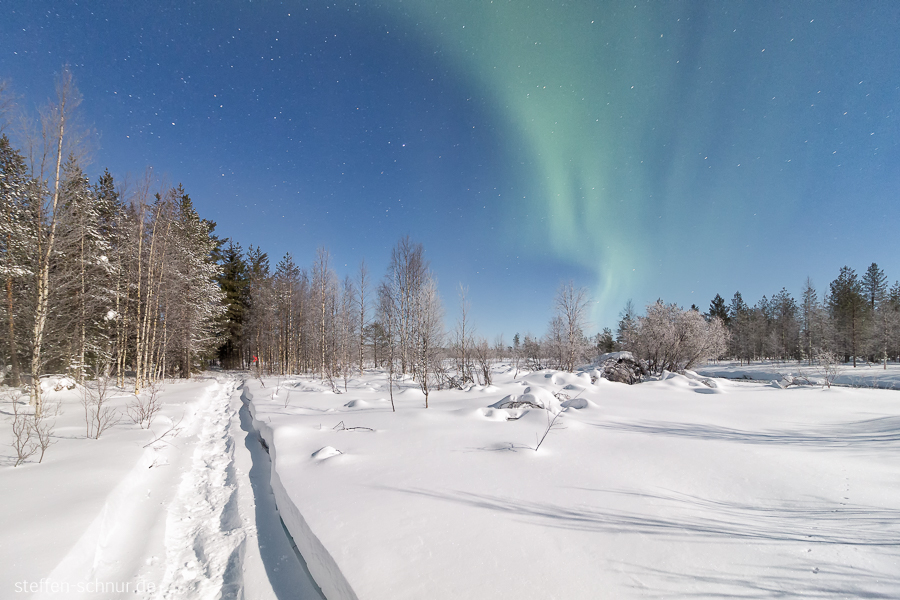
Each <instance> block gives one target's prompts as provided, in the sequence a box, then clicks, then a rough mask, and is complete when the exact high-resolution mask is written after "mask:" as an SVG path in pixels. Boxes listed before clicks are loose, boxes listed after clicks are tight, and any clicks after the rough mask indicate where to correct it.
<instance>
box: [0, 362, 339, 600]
mask: <svg viewBox="0 0 900 600" xmlns="http://www.w3.org/2000/svg"><path fill="white" fill-rule="evenodd" d="M41 383H42V387H43V389H44V390H45V391H46V392H47V396H46V397H45V400H46V401H48V402H49V403H51V404H53V403H56V402H58V403H59V404H60V406H61V413H60V415H59V416H58V417H57V427H56V432H55V436H54V439H55V441H56V443H55V444H54V445H53V446H51V447H50V448H49V449H48V450H47V454H46V456H45V457H44V460H43V462H42V463H41V464H37V463H36V460H34V459H32V460H29V461H28V462H26V463H25V464H23V465H22V466H19V467H16V468H14V467H12V464H13V462H14V461H13V457H14V455H13V454H12V449H11V448H10V447H9V445H8V443H7V442H8V441H9V435H10V432H9V427H8V425H7V424H6V422H4V429H3V430H2V432H0V435H2V442H3V447H2V450H0V452H2V454H0V461H2V463H0V464H2V466H0V489H3V500H4V502H3V507H4V508H3V510H2V511H0V531H2V532H3V534H2V538H0V539H2V544H0V597H4V598H7V597H19V596H22V597H28V595H27V594H23V593H18V592H31V594H30V597H33V598H120V597H125V596H127V597H129V598H153V599H161V598H197V599H205V598H219V597H223V594H224V597H240V591H241V590H243V591H244V593H245V594H246V597H252V598H261V599H265V598H276V597H282V598H284V597H287V595H286V594H287V592H286V590H291V594H293V595H294V596H295V597H300V598H320V597H321V596H319V595H318V593H317V591H316V590H315V588H314V587H313V585H312V584H311V582H310V581H309V578H308V576H307V575H306V574H305V573H304V571H303V567H302V565H300V564H299V562H298V559H297V558H296V555H295V553H294V550H293V549H292V548H291V545H290V542H289V538H288V537H287V536H286V534H285V533H284V531H283V529H282V525H281V522H280V519H279V518H278V514H277V511H276V509H275V507H274V498H273V497H272V493H271V489H270V488H269V487H268V485H269V484H268V475H269V471H268V468H267V463H268V457H267V456H266V455H265V454H264V453H263V452H262V449H261V447H260V446H259V442H258V439H257V438H256V435H255V433H254V434H253V435H252V437H247V436H249V434H248V433H247V432H245V431H243V430H242V429H241V425H242V423H241V420H240V419H239V418H238V410H239V409H241V408H242V406H243V404H242V402H241V398H240V392H239V391H237V390H236V389H235V388H236V386H237V385H239V383H240V381H239V380H236V379H235V378H233V377H219V378H218V380H217V379H215V378H209V377H207V378H203V379H198V380H192V381H188V382H179V383H167V384H165V386H164V387H163V392H162V399H163V409H162V411H161V413H160V415H158V416H157V418H156V420H155V421H154V422H153V425H152V427H151V429H150V430H144V429H140V428H139V427H138V426H137V425H133V424H132V423H131V422H130V421H129V420H128V419H127V418H126V419H124V420H121V421H120V422H119V423H118V424H116V425H115V426H113V427H112V428H111V429H109V430H108V431H106V432H105V433H103V434H102V435H101V437H100V439H99V440H88V439H85V431H84V423H83V408H82V406H81V405H80V388H79V387H76V386H74V381H71V380H65V379H62V378H51V377H48V378H43V379H42V380H41ZM60 384H62V385H60ZM69 385H71V386H72V388H73V389H68V387H69ZM116 394H117V396H116V397H114V398H113V399H112V401H111V403H110V405H111V406H112V407H114V408H115V409H116V410H118V411H119V412H120V414H124V408H125V405H126V404H127V402H128V401H129V399H132V398H133V396H131V395H129V394H127V393H125V392H124V390H117V391H116ZM6 402H7V401H6V400H4V406H3V412H4V413H8V412H10V411H9V410H8V406H7V405H6ZM7 418H8V417H7ZM247 423H249V420H248V421H247ZM248 426H249V425H248ZM167 432H168V433H167ZM254 455H255V456H254ZM260 472H262V473H263V475H262V477H263V480H262V481H260V477H261V475H260ZM257 507H260V508H259V509H258V508H257ZM279 592H280V595H279ZM13 594H16V595H15V596H13Z"/></svg>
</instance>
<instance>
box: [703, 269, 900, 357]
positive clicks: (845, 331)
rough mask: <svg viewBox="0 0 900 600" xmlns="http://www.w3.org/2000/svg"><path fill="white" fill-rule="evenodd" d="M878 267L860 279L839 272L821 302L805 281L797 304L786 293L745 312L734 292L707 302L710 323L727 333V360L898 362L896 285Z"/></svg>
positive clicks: (899, 290) (899, 300) (899, 286)
mask: <svg viewBox="0 0 900 600" xmlns="http://www.w3.org/2000/svg"><path fill="white" fill-rule="evenodd" d="M887 282H888V279H887V277H886V276H885V274H884V271H883V270H882V269H881V268H879V267H878V265H877V263H872V264H871V265H870V266H869V268H868V269H867V270H866V272H865V273H863V275H862V276H859V275H858V274H857V273H856V271H855V270H854V269H851V268H850V267H847V266H845V267H842V268H841V270H840V273H839V274H838V276H837V278H836V279H835V280H834V281H832V282H831V283H830V284H829V286H828V289H827V290H826V291H825V292H824V293H823V294H822V295H821V296H820V295H819V292H818V291H817V290H816V289H815V287H814V286H813V284H812V282H811V281H810V280H809V279H807V280H806V282H805V284H804V286H803V290H802V292H801V295H800V298H799V300H797V299H794V298H793V297H792V296H791V294H790V293H788V291H787V290H785V289H782V290H781V291H780V292H778V293H777V294H775V295H774V296H772V298H766V297H765V296H763V298H762V299H761V300H759V302H757V303H756V304H755V305H754V306H748V305H747V304H746V302H744V299H743V298H742V297H741V294H740V293H739V292H736V293H735V294H734V297H733V298H732V299H731V302H730V303H728V304H726V302H725V300H724V299H723V298H722V297H721V296H720V295H718V294H717V295H716V297H715V298H714V299H713V300H712V302H711V303H710V306H709V312H708V316H709V317H718V318H719V319H721V320H722V322H723V323H724V324H725V325H726V327H727V328H728V331H729V332H730V341H729V344H728V349H727V355H728V356H731V357H733V358H735V359H738V360H741V361H747V362H749V361H753V360H763V359H774V360H805V361H808V362H811V361H814V360H815V359H816V357H817V356H819V355H820V354H822V353H832V354H834V355H836V356H838V357H839V358H840V359H841V360H843V361H844V362H852V363H853V366H856V364H857V361H859V360H864V361H868V362H883V363H886V362H887V361H888V360H890V359H895V360H896V359H898V358H900V282H895V283H894V285H893V286H890V287H889V286H888V283H887Z"/></svg>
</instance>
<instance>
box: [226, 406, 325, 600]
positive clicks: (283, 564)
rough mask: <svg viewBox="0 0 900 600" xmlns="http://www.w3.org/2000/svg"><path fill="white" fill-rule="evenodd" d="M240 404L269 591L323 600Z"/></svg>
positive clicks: (284, 598) (284, 597) (282, 597)
mask: <svg viewBox="0 0 900 600" xmlns="http://www.w3.org/2000/svg"><path fill="white" fill-rule="evenodd" d="M241 404H242V406H241V410H240V419H241V429H243V430H244V431H245V432H247V436H246V438H245V439H244V444H245V445H246V447H247V450H249V451H250V456H251V457H252V459H253V467H252V468H251V469H250V474H249V475H250V484H251V486H252V488H253V497H254V499H255V504H256V527H257V531H258V535H259V551H260V555H261V557H262V560H263V564H264V565H265V568H266V575H268V577H269V581H270V583H271V585H272V589H273V590H274V591H275V595H276V596H277V597H278V599H279V600H326V598H325V596H324V594H322V590H321V589H320V588H319V586H318V585H317V584H316V582H315V580H314V579H313V578H312V575H310V573H309V569H308V568H307V566H306V561H305V560H304V559H303V556H301V554H300V551H299V550H298V549H297V544H295V543H294V539H293V538H292V537H291V534H290V533H289V532H288V530H287V527H285V525H284V521H283V520H282V519H281V515H280V514H279V512H278V507H277V506H276V504H275V495H274V494H273V493H272V486H271V483H270V482H271V473H272V461H271V460H270V458H269V454H268V449H267V448H264V446H263V444H262V443H261V440H260V437H259V433H258V432H257V431H256V429H254V427H253V418H252V417H251V416H250V409H249V408H248V406H247V401H246V400H243V399H242V402H241Z"/></svg>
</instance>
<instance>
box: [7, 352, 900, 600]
mask: <svg viewBox="0 0 900 600" xmlns="http://www.w3.org/2000/svg"><path fill="white" fill-rule="evenodd" d="M889 372H890V369H889ZM762 378H763V379H775V378H774V377H762ZM242 380H244V381H243V382H242ZM242 383H243V385H242ZM263 384H265V387H263ZM341 391H343V390H341ZM51 396H52V398H54V399H56V400H60V401H61V403H62V407H63V413H62V414H61V415H60V417H58V426H57V429H56V434H55V435H56V441H57V443H56V444H55V445H54V446H52V447H51V448H50V449H49V450H48V453H47V456H46V457H45V459H44V463H43V464H40V465H39V464H36V463H35V462H34V460H32V461H29V462H28V463H26V464H24V465H22V466H19V467H16V468H14V467H13V466H12V463H13V460H12V458H13V456H12V453H11V450H10V448H9V446H8V445H4V447H3V448H2V450H0V461H2V464H0V490H2V493H3V498H4V502H3V510H2V511H0V531H2V533H0V597H2V598H7V597H9V598H13V597H29V596H30V597H35V598H52V597H61V598H122V597H129V598H153V599H157V598H166V599H170V598H172V599H174V598H191V599H193V598H198V599H204V598H218V597H223V598H237V597H244V598H248V599H251V598H252V599H256V598H282V599H284V598H298V597H299V598H321V597H322V596H321V594H320V592H319V591H318V590H317V589H316V587H315V584H314V583H312V581H311V580H310V578H309V577H308V576H307V574H306V572H305V568H306V566H305V564H304V561H303V559H305V563H308V566H309V571H310V572H311V573H312V575H313V576H314V577H315V580H316V583H318V585H319V586H321V588H322V591H323V592H324V595H325V597H327V598H328V599H329V600H338V599H341V598H360V599H367V600H368V599H371V600H375V599H379V598H391V599H395V598H429V599H431V598H434V599H441V598H454V599H456V598H467V599H468V598H492V599H493V598H514V599H517V600H518V599H520V598H567V599H568V598H632V597H633V598H638V597H639V598H644V597H667V598H668V597H671V598H717V597H740V598H756V597H810V598H845V597H875V598H896V597H900V495H898V494H897V493H896V490H897V489H898V485H900V463H898V461H897V460H896V455H897V451H898V449H900V393H898V392H896V391H889V390H880V389H871V388H847V387H840V388H831V389H821V388H818V387H790V388H787V389H781V388H780V387H778V386H773V385H771V384H769V383H763V382H751V381H733V380H724V379H712V380H710V379H706V378H705V377H703V376H699V375H689V376H688V377H685V376H680V375H667V376H666V377H665V378H664V379H662V380H660V381H651V382H645V383H643V384H640V385H635V386H627V385H623V384H614V383H610V382H607V381H604V380H598V381H596V382H592V377H591V373H581V374H578V375H573V374H565V373H558V372H550V371H544V372H537V373H530V374H523V373H519V374H518V376H517V377H516V373H515V372H514V371H513V370H512V369H509V368H506V367H503V366H501V367H499V368H498V369H497V372H496V373H495V381H494V385H493V386H491V387H487V388H483V387H477V386H476V387H472V388H470V389H468V390H466V391H459V390H456V391H450V390H443V391H438V392H433V393H432V395H431V397H430V404H431V407H430V408H428V409H427V410H426V409H425V408H424V397H423V395H422V393H421V391H419V390H418V388H417V387H416V386H415V384H413V383H412V382H406V381H405V382H402V383H400V384H398V385H395V388H394V400H395V403H396V407H397V411H396V412H392V411H391V406H390V400H389V391H388V388H387V382H386V379H385V376H384V374H383V373H368V374H366V376H365V377H362V378H356V379H353V380H351V381H350V384H349V386H348V389H347V391H346V392H344V393H334V391H333V390H332V388H331V386H330V385H328V384H325V383H323V382H322V381H321V380H317V379H315V378H309V377H296V378H266V379H265V380H264V381H262V382H261V381H259V380H256V379H246V376H240V375H224V374H220V375H216V376H209V377H207V378H202V379H196V380H193V381H190V382H184V383H177V384H176V383H173V384H168V385H167V386H166V388H165V389H164V391H163V399H164V408H163V413H162V414H161V415H160V417H158V419H157V421H155V422H154V426H153V431H152V432H148V431H147V430H142V429H140V428H138V427H137V426H136V425H132V424H131V423H130V422H129V421H127V420H123V421H122V422H120V423H119V424H118V425H116V426H115V427H113V428H112V429H110V430H109V431H107V432H105V433H104V434H103V435H102V436H101V438H100V439H99V440H87V439H85V435H84V425H83V422H82V418H83V413H82V408H81V406H80V404H79V402H78V400H79V398H78V394H77V390H72V391H67V390H63V391H59V392H53V393H52V394H51ZM127 401H128V396H127V394H125V393H124V392H121V396H120V397H119V398H117V399H116V400H115V401H114V405H115V406H117V407H118V408H120V409H121V408H122V407H123V406H124V404H125V403H126V402H127ZM504 406H507V407H506V408H505V407H504ZM541 406H543V407H547V408H549V410H545V409H543V408H540V407H541ZM2 409H3V412H4V413H8V412H9V406H8V403H4V405H3V406H2ZM557 415H558V417H557ZM554 417H556V420H555V421H552V419H553V418H554ZM5 419H6V420H5V421H4V428H3V429H2V431H0V436H2V440H3V442H4V444H5V443H6V442H8V440H9V436H10V431H9V429H10V428H9V424H8V417H5ZM551 422H552V423H553V427H552V429H551V430H550V431H549V433H547V435H546V437H545V438H544V439H543V442H542V443H541V446H540V449H539V450H537V451H536V450H535V447H536V446H537V443H538V441H539V440H540V439H541V437H542V436H544V434H545V433H546V432H547V429H548V425H549V424H550V423H551ZM173 424H179V425H178V429H179V432H178V435H177V436H171V435H170V436H168V437H166V438H165V439H163V440H161V441H157V442H156V443H150V442H151V441H152V440H153V439H154V438H155V437H156V436H158V435H159V434H161V433H162V432H164V431H165V430H166V429H168V428H169V427H171V426H172V425H173ZM270 461H271V462H270ZM272 464H274V471H273V470H271V468H270V467H271V465H272ZM281 519H283V522H284V526H283V525H282V520H281ZM285 528H286V529H287V530H289V532H290V536H289V535H288V534H287V533H286V531H285ZM292 541H293V542H296V545H297V547H298V548H299V551H298V550H297V549H295V548H293V547H292V546H291V543H292ZM300 555H302V557H303V558H300V557H299V556H300ZM42 580H43V581H42ZM24 583H27V584H28V585H27V586H26V585H23V584H24ZM98 584H99V585H100V586H106V590H104V591H102V592H101V593H98V592H96V590H95V588H96V587H97V586H98ZM34 585H36V586H38V589H37V590H36V592H37V593H32V590H34V588H33V587H32V588H30V587H28V586H34ZM110 585H112V586H113V587H110ZM126 585H127V586H128V588H127V591H126V590H125V586H126ZM54 586H56V587H55V588H54ZM62 586H66V587H68V593H66V594H59V593H56V594H55V593H53V592H54V589H57V590H59V589H60V588H61V587H62ZM20 590H21V592H20ZM135 592H137V593H135Z"/></svg>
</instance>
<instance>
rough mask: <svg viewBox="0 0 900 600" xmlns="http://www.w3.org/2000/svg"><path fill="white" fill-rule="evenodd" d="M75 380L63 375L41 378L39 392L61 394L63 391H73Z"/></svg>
mask: <svg viewBox="0 0 900 600" xmlns="http://www.w3.org/2000/svg"><path fill="white" fill-rule="evenodd" d="M76 385H77V384H76V383H75V380H74V379H72V378H71V377H66V376H64V375H57V376H53V377H41V392H61V391H63V390H74V389H75V386H76Z"/></svg>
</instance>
